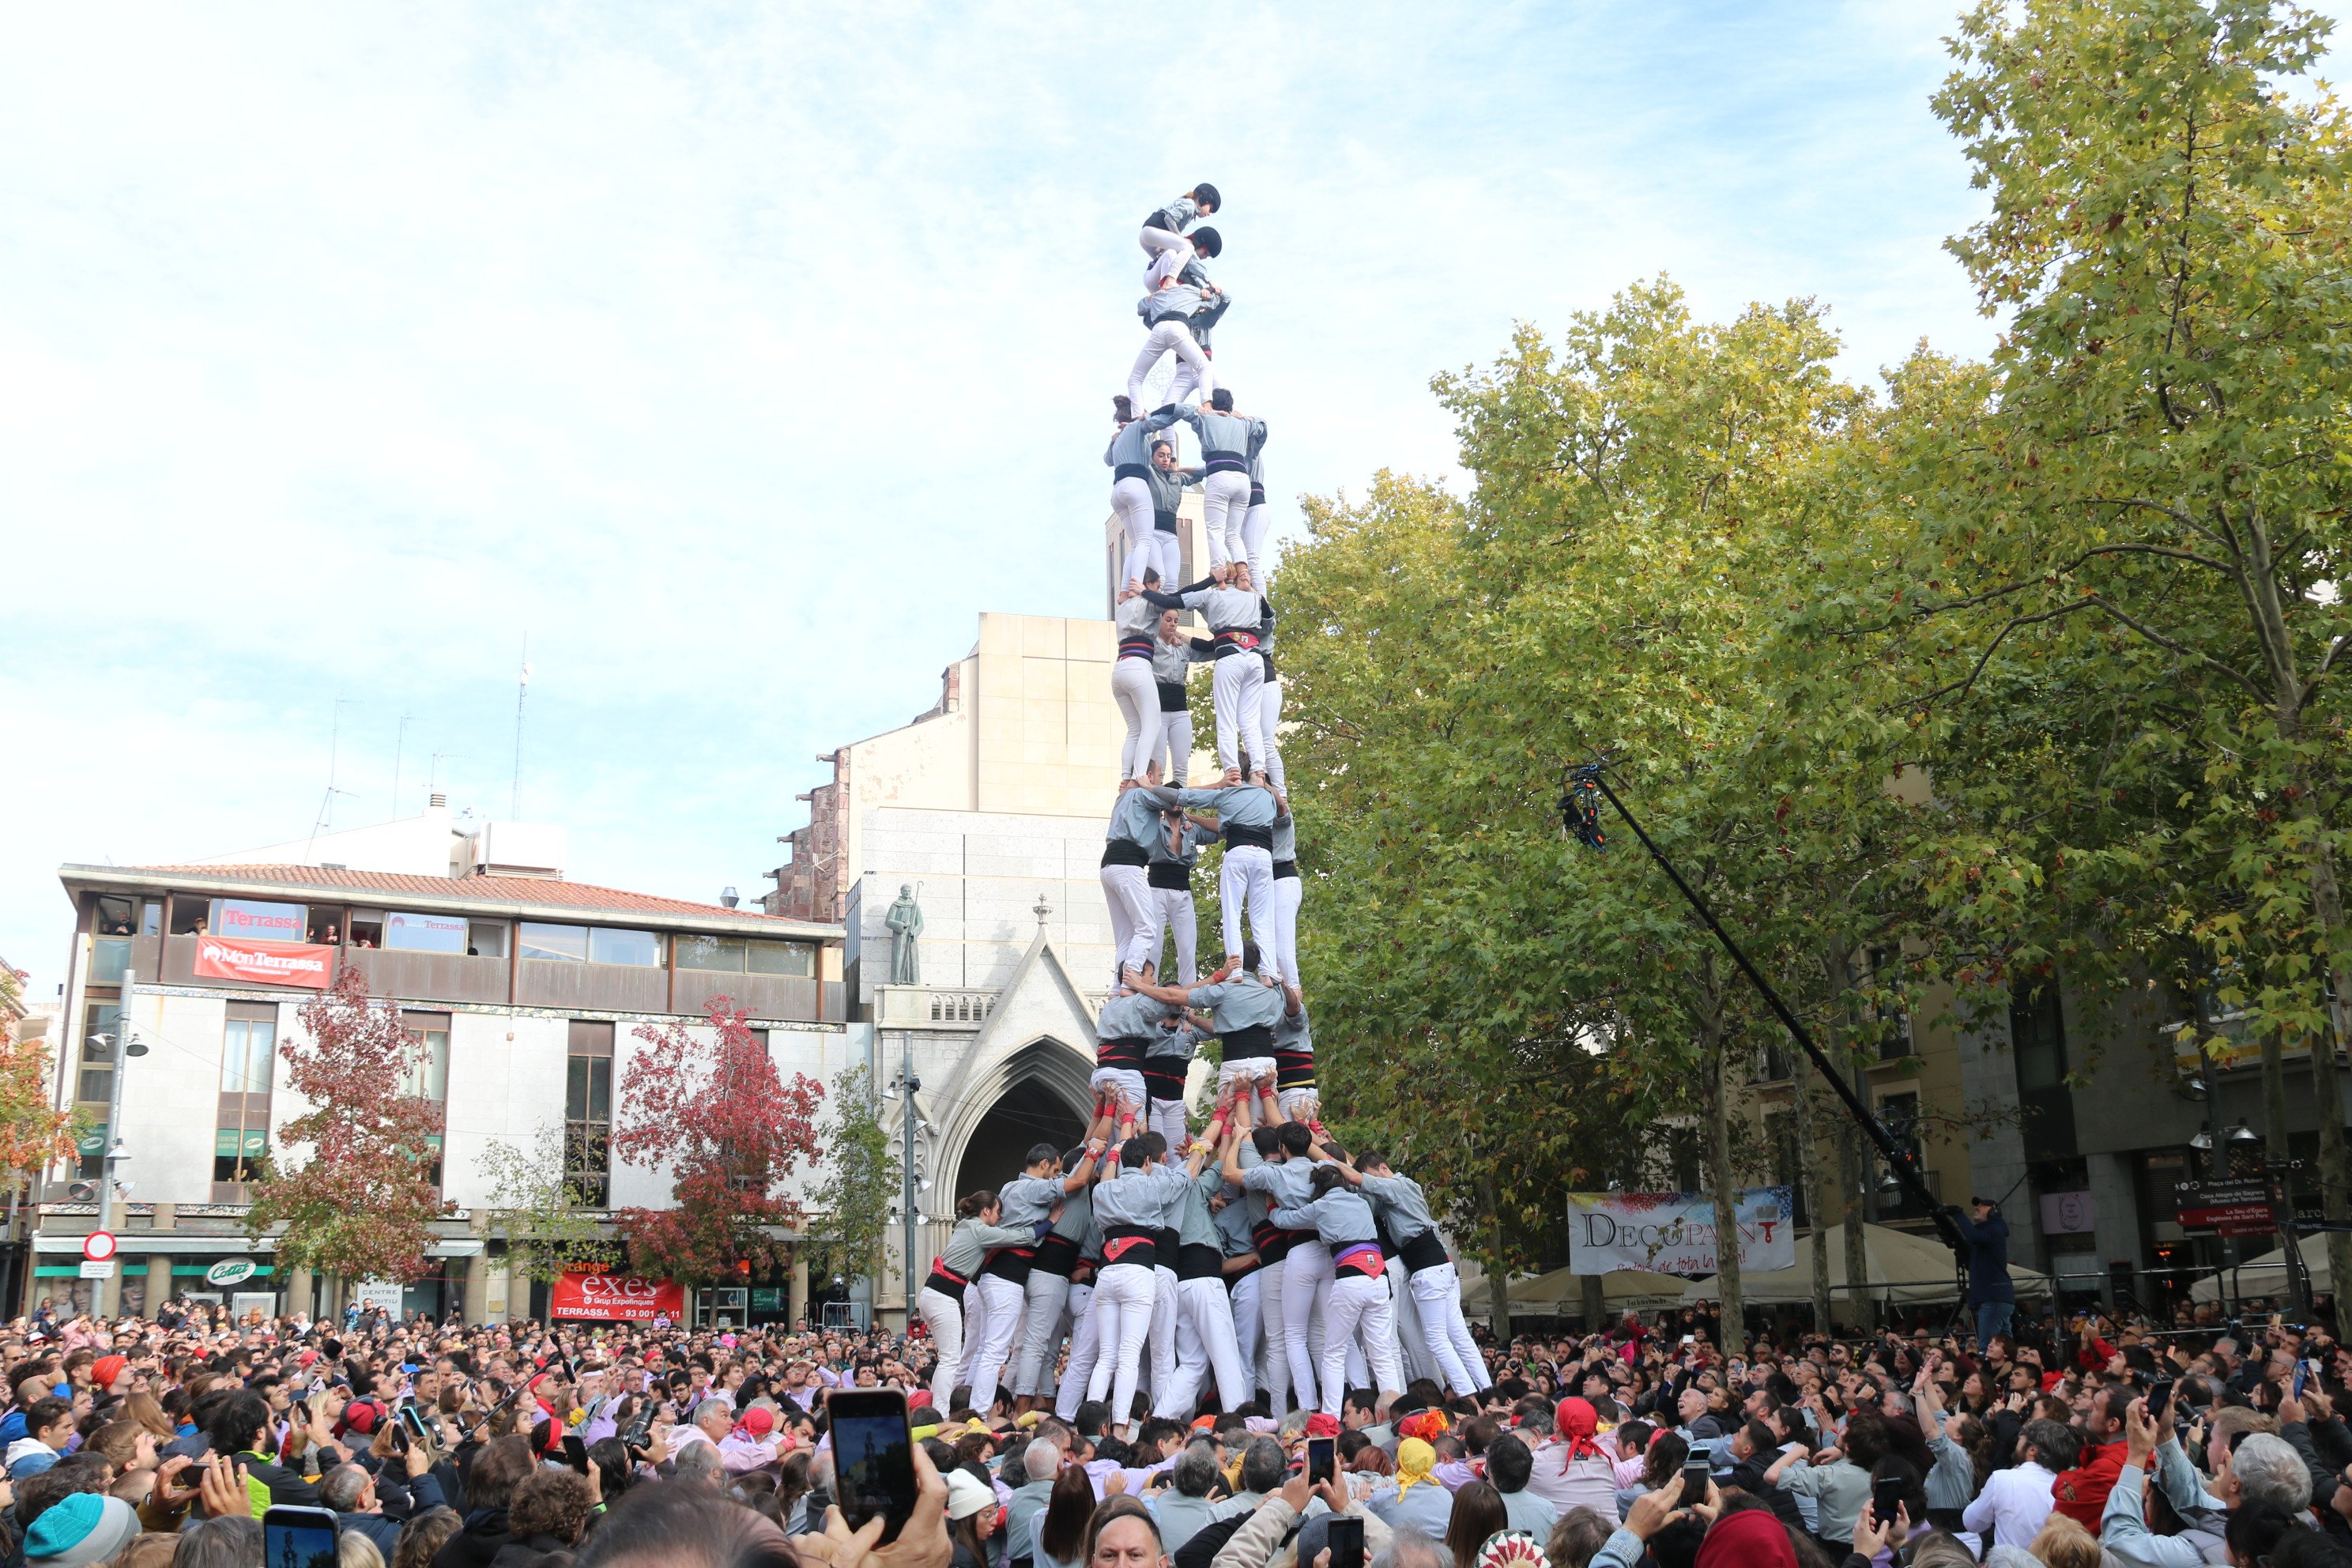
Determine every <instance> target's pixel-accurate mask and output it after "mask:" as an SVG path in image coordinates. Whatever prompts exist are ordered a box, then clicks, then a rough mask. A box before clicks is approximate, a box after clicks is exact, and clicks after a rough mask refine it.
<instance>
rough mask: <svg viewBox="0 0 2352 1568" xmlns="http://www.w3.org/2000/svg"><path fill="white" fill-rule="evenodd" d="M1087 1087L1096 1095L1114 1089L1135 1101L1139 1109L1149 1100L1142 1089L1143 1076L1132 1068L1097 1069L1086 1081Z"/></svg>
mask: <svg viewBox="0 0 2352 1568" xmlns="http://www.w3.org/2000/svg"><path fill="white" fill-rule="evenodd" d="M1087 1088H1088V1089H1093V1090H1094V1091H1095V1092H1096V1093H1097V1094H1099V1093H1101V1092H1102V1091H1103V1090H1104V1089H1117V1090H1118V1091H1119V1093H1121V1094H1123V1095H1125V1096H1127V1098H1128V1099H1129V1100H1133V1101H1135V1103H1136V1106H1137V1107H1138V1108H1139V1109H1140V1108H1141V1107H1142V1105H1143V1103H1144V1101H1145V1100H1146V1099H1148V1098H1149V1095H1148V1092H1147V1091H1146V1090H1145V1089H1144V1087H1143V1075H1142V1074H1141V1073H1139V1072H1138V1071H1136V1070H1135V1068H1095V1071H1094V1076H1093V1077H1092V1078H1090V1079H1087Z"/></svg>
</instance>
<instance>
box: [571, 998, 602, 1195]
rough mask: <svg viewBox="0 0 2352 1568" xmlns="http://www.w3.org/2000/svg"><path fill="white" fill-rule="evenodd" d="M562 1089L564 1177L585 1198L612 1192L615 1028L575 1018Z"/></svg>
mask: <svg viewBox="0 0 2352 1568" xmlns="http://www.w3.org/2000/svg"><path fill="white" fill-rule="evenodd" d="M565 1068H566V1073H565V1079H564V1089H563V1179H564V1181H565V1182H566V1183H567V1184H569V1185H570V1186H571V1187H572V1190H573V1191H575V1192H577V1193H579V1194H580V1195H581V1197H582V1199H583V1202H585V1203H587V1204H588V1205H590V1206H592V1207H594V1208H604V1207H605V1206H606V1205H609V1204H610V1203H611V1202H612V1195H613V1165H612V1139H613V1026H612V1025H610V1024H606V1023H597V1022H593V1021H591V1020H588V1019H574V1020H572V1039H571V1047H570V1052H569V1057H568V1059H567V1061H566V1062H565Z"/></svg>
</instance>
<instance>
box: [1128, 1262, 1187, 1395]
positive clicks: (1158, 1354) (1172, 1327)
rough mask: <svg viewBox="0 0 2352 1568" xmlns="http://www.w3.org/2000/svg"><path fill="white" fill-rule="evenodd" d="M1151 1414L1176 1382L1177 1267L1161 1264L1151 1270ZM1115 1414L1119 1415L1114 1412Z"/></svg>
mask: <svg viewBox="0 0 2352 1568" xmlns="http://www.w3.org/2000/svg"><path fill="white" fill-rule="evenodd" d="M1151 1278H1152V1279H1153V1281H1154V1283H1153V1286H1152V1295H1151V1340H1150V1352H1151V1398H1152V1401H1153V1404H1152V1410H1151V1413H1152V1414H1153V1415H1159V1414H1160V1401H1162V1400H1164V1399H1165V1398H1166V1397H1167V1392H1168V1390H1169V1388H1170V1387H1171V1386H1172V1385H1173V1384H1175V1382H1176V1320H1177V1318H1178V1317H1179V1315H1180V1314H1179V1313H1178V1312H1177V1310H1176V1270H1175V1269H1173V1268H1170V1267H1168V1265H1166V1264H1164V1263H1163V1264H1160V1265H1158V1266H1157V1267H1155V1268H1153V1269H1152V1270H1151ZM1114 1414H1116V1413H1115V1412H1114Z"/></svg>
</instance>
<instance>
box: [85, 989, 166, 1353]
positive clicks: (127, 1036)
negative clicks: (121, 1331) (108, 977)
mask: <svg viewBox="0 0 2352 1568" xmlns="http://www.w3.org/2000/svg"><path fill="white" fill-rule="evenodd" d="M138 983H139V977H138V975H137V974H136V973H133V972H132V971H131V970H128V969H126V970H124V971H123V972H122V991H121V998H122V1005H121V1009H120V1011H119V1014H118V1016H117V1019H116V1022H115V1030H116V1033H115V1034H112V1035H91V1036H89V1037H88V1038H87V1039H85V1040H84V1041H83V1045H84V1047H85V1048H87V1047H89V1044H91V1043H92V1042H96V1041H103V1042H104V1043H105V1046H106V1049H107V1052H108V1054H109V1055H110V1056H112V1057H113V1058H114V1074H113V1082H112V1084H111V1085H110V1087H109V1089H108V1090H107V1095H106V1133H105V1137H106V1152H105V1155H104V1158H103V1163H101V1164H100V1169H99V1175H98V1228H99V1229H100V1230H112V1229H113V1228H114V1185H115V1175H114V1170H115V1167H116V1166H117V1165H119V1164H121V1163H122V1162H123V1161H125V1160H128V1159H129V1158H131V1156H130V1154H129V1153H128V1152H126V1151H125V1150H124V1148H123V1142H122V1131H121V1129H122V1075H123V1073H124V1071H125V1070H126V1069H127V1068H129V1066H130V1060H131V1058H132V1057H143V1056H145V1055H146V1054H147V1046H146V1042H144V1041H142V1040H141V1039H140V1038H138V1037H136V1036H135V1035H133V1034H132V1033H131V988H132V987H133V986H135V985H137V984H138ZM118 1046H120V1047H121V1048H120V1049H119V1050H118V1049H117V1048H116V1047H118ZM96 1295H97V1298H98V1300H97V1301H96V1303H95V1305H96V1306H97V1308H98V1313H97V1315H98V1316H100V1317H102V1318H110V1317H113V1316H114V1315H115V1313H116V1311H117V1310H119V1309H120V1308H121V1302H122V1264H121V1259H120V1258H118V1259H116V1261H115V1265H114V1272H113V1273H111V1274H110V1275H108V1276H107V1277H106V1278H105V1279H101V1280H100V1281H99V1288H98V1290H97V1292H96ZM156 1304H157V1305H158V1306H161V1305H162V1303H161V1302H158V1303H156Z"/></svg>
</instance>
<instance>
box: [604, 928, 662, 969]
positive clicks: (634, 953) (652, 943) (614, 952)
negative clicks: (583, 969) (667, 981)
mask: <svg viewBox="0 0 2352 1568" xmlns="http://www.w3.org/2000/svg"><path fill="white" fill-rule="evenodd" d="M588 962H589V963H625V964H629V965H631V966H633V967H635V968H639V969H658V968H660V967H661V964H662V939H661V937H660V936H659V935H658V934H657V933H656V932H654V931H622V930H619V929H617V928H615V927H612V926H591V927H590V928H589V930H588Z"/></svg>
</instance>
